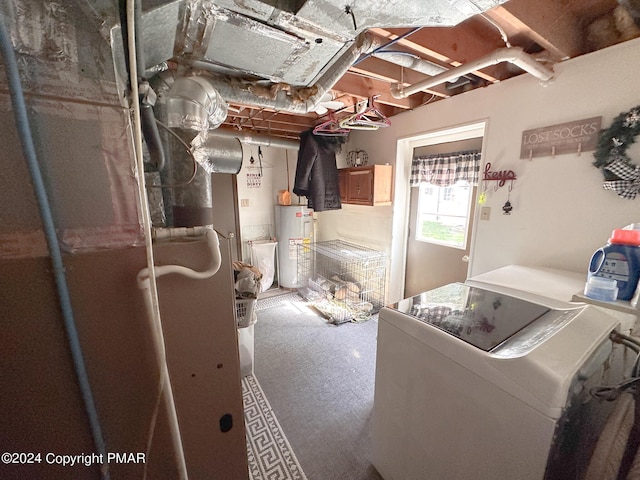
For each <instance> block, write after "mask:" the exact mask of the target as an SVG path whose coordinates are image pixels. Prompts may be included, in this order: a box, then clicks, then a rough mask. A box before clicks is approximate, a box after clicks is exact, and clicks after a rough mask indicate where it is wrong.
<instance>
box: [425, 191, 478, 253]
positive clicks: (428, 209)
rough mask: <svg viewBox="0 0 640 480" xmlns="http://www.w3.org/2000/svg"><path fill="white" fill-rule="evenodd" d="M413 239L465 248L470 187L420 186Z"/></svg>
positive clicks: (470, 194)
mask: <svg viewBox="0 0 640 480" xmlns="http://www.w3.org/2000/svg"><path fill="white" fill-rule="evenodd" d="M419 188H420V192H419V200H418V215H417V225H416V240H418V241H421V242H431V243H437V244H440V245H448V246H451V247H456V248H462V249H466V248H467V227H468V225H469V212H470V207H471V196H472V193H473V187H471V186H470V185H469V183H468V182H458V183H456V184H455V185H451V186H447V187H438V186H436V185H431V184H429V183H421V184H420V187H419Z"/></svg>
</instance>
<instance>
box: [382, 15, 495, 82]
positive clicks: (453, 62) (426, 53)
mask: <svg viewBox="0 0 640 480" xmlns="http://www.w3.org/2000/svg"><path fill="white" fill-rule="evenodd" d="M436 28H437V27H436ZM429 29H431V27H429V28H423V29H421V30H419V31H418V32H416V33H414V34H413V35H411V36H409V37H407V38H404V39H402V40H399V41H398V42H397V45H402V46H404V47H407V48H409V49H411V50H413V51H415V52H418V53H419V54H421V56H422V57H431V58H433V59H434V60H436V61H438V62H441V63H443V64H445V65H450V66H452V67H458V66H460V65H462V63H463V62H460V61H459V60H457V59H456V58H452V57H450V56H449V55H447V54H444V53H441V52H440V51H439V50H440V40H435V41H434V42H433V43H431V44H429V45H438V51H436V50H433V49H431V48H428V47H426V46H425V45H424V44H422V43H416V42H414V41H412V40H411V38H413V36H414V35H419V34H421V32H423V31H426V30H429ZM370 31H371V32H372V33H374V34H375V35H379V36H380V37H383V38H385V39H387V40H388V41H389V40H395V39H396V38H398V37H399V36H400V35H401V34H402V33H403V32H404V30H396V29H389V30H385V29H382V28H372V29H371V30H370ZM394 32H397V33H394ZM415 38H416V39H417V38H418V37H415ZM474 42H478V39H477V38H476V39H475V40H474ZM472 73H473V74H474V75H476V76H478V77H480V78H482V79H484V80H487V81H488V82H491V83H495V82H497V81H498V78H496V77H494V76H492V75H490V74H488V73H485V72H481V71H476V72H472Z"/></svg>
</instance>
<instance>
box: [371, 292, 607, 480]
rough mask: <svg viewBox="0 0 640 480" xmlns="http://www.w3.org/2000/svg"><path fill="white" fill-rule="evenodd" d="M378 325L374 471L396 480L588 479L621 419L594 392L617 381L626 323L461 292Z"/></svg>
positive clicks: (410, 305)
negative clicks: (612, 419)
mask: <svg viewBox="0 0 640 480" xmlns="http://www.w3.org/2000/svg"><path fill="white" fill-rule="evenodd" d="M378 322H379V324H378V346H377V348H378V350H377V359H376V384H375V399H374V409H373V464H374V465H375V467H376V468H377V469H378V471H379V472H380V474H381V475H382V476H383V478H384V479H385V480H443V479H446V480H470V479H473V480H495V479H499V478H505V479H518V480H542V479H554V478H563V480H564V479H572V478H576V479H577V478H580V475H581V474H582V473H583V468H586V462H588V458H589V454H590V452H591V451H592V449H593V446H594V445H595V441H596V440H597V436H598V434H599V430H600V428H601V426H602V424H603V423H604V420H606V417H607V415H608V411H609V410H610V405H606V403H607V402H599V401H596V400H595V399H593V401H591V398H590V396H589V394H588V390H589V388H590V387H591V386H597V385H600V384H602V383H603V382H608V381H610V377H615V376H617V373H616V372H611V371H609V369H608V363H607V359H608V358H609V356H610V353H611V351H612V342H611V341H610V340H609V334H610V333H611V332H612V331H613V330H614V329H616V328H617V327H618V326H619V320H618V319H616V318H615V317H613V316H610V315H608V314H607V313H606V312H604V311H603V310H601V309H597V308H595V307H593V306H589V305H584V304H571V303H568V302H561V301H557V300H552V299H545V298H544V297H540V296H537V295H529V298H527V294H525V293H521V294H515V293H514V294H505V293H503V292H499V291H491V290H490V289H489V288H484V287H480V286H471V285H466V284H460V283H456V284H450V285H446V286H444V287H441V288H438V289H435V290H431V291H429V292H425V293H422V294H419V295H416V296H415V297H412V298H408V299H405V300H402V301H400V302H398V303H396V304H393V305H390V306H387V307H384V308H383V309H381V310H380V313H379V319H378ZM580 456H582V457H583V458H582V460H583V462H582V463H584V464H585V465H582V464H575V462H577V461H578V460H579V457H580ZM572 457H575V458H572ZM572 462H574V463H572Z"/></svg>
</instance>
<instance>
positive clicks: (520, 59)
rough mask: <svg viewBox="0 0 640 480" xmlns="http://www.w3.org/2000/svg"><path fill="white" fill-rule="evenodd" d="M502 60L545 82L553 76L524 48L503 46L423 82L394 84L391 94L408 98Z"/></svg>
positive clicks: (551, 72)
mask: <svg viewBox="0 0 640 480" xmlns="http://www.w3.org/2000/svg"><path fill="white" fill-rule="evenodd" d="M502 62H510V63H512V64H514V65H516V66H517V67H519V68H521V69H523V70H524V71H526V72H528V73H530V74H531V75H533V76H534V77H537V78H539V79H540V80H542V81H543V82H546V81H548V80H551V79H552V78H553V71H552V70H549V69H548V68H547V67H545V66H544V65H541V64H540V63H538V62H536V61H535V59H534V58H533V57H531V56H530V55H528V54H527V53H525V52H524V50H523V49H522V48H520V47H513V48H501V49H499V50H496V51H495V52H493V53H490V54H489V55H486V56H484V57H482V58H480V59H478V60H475V61H473V62H470V63H466V64H464V65H460V66H459V67H456V68H452V69H451V70H448V71H446V72H444V73H441V74H439V75H436V76H435V77H432V78H427V79H426V80H423V81H422V82H418V83H416V84H413V85H410V86H408V87H404V86H403V85H400V84H396V85H393V86H392V87H391V95H393V96H394V97H395V98H407V97H408V96H409V95H413V94H414V93H418V92H420V91H423V90H426V89H429V88H431V87H434V86H436V85H440V84H441V83H444V82H448V81H452V80H453V79H454V78H457V77H461V76H463V75H466V74H468V73H472V72H474V71H476V70H481V69H483V68H486V67H489V66H491V65H497V64H498V63H502Z"/></svg>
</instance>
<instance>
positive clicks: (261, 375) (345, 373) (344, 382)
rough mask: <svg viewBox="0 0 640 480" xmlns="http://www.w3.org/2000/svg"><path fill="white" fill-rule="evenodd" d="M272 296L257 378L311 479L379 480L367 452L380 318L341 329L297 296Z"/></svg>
mask: <svg viewBox="0 0 640 480" xmlns="http://www.w3.org/2000/svg"><path fill="white" fill-rule="evenodd" d="M268 300H269V301H268V303H265V302H263V301H258V305H257V317H258V321H257V323H256V326H255V367H254V368H255V376H256V378H257V379H258V381H259V382H260V385H261V386H262V389H263V390H264V393H265V395H266V398H267V399H268V401H269V403H270V404H271V407H272V408H273V412H274V414H275V416H276V417H277V419H278V421H279V422H280V425H281V426H282V429H283V431H284V433H285V434H286V436H287V438H288V439H289V442H290V444H291V447H292V449H293V451H294V452H295V455H296V456H297V458H298V460H299V462H300V464H301V466H302V470H303V471H304V473H305V474H306V476H307V478H308V480H334V479H335V480H381V478H382V477H380V475H379V474H378V473H377V471H376V470H375V468H374V467H373V466H372V465H371V457H370V453H371V415H372V407H373V391H374V377H375V353H376V334H377V321H376V317H372V319H370V320H369V321H366V322H363V323H345V324H341V325H338V326H336V325H333V324H330V323H328V321H327V320H325V319H324V318H322V317H321V316H319V315H318V314H317V313H316V312H315V311H314V310H313V309H311V308H309V307H308V306H307V304H306V303H305V302H304V301H303V300H302V299H301V298H300V297H298V296H297V295H285V296H282V297H281V298H279V299H278V298H274V299H268Z"/></svg>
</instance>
